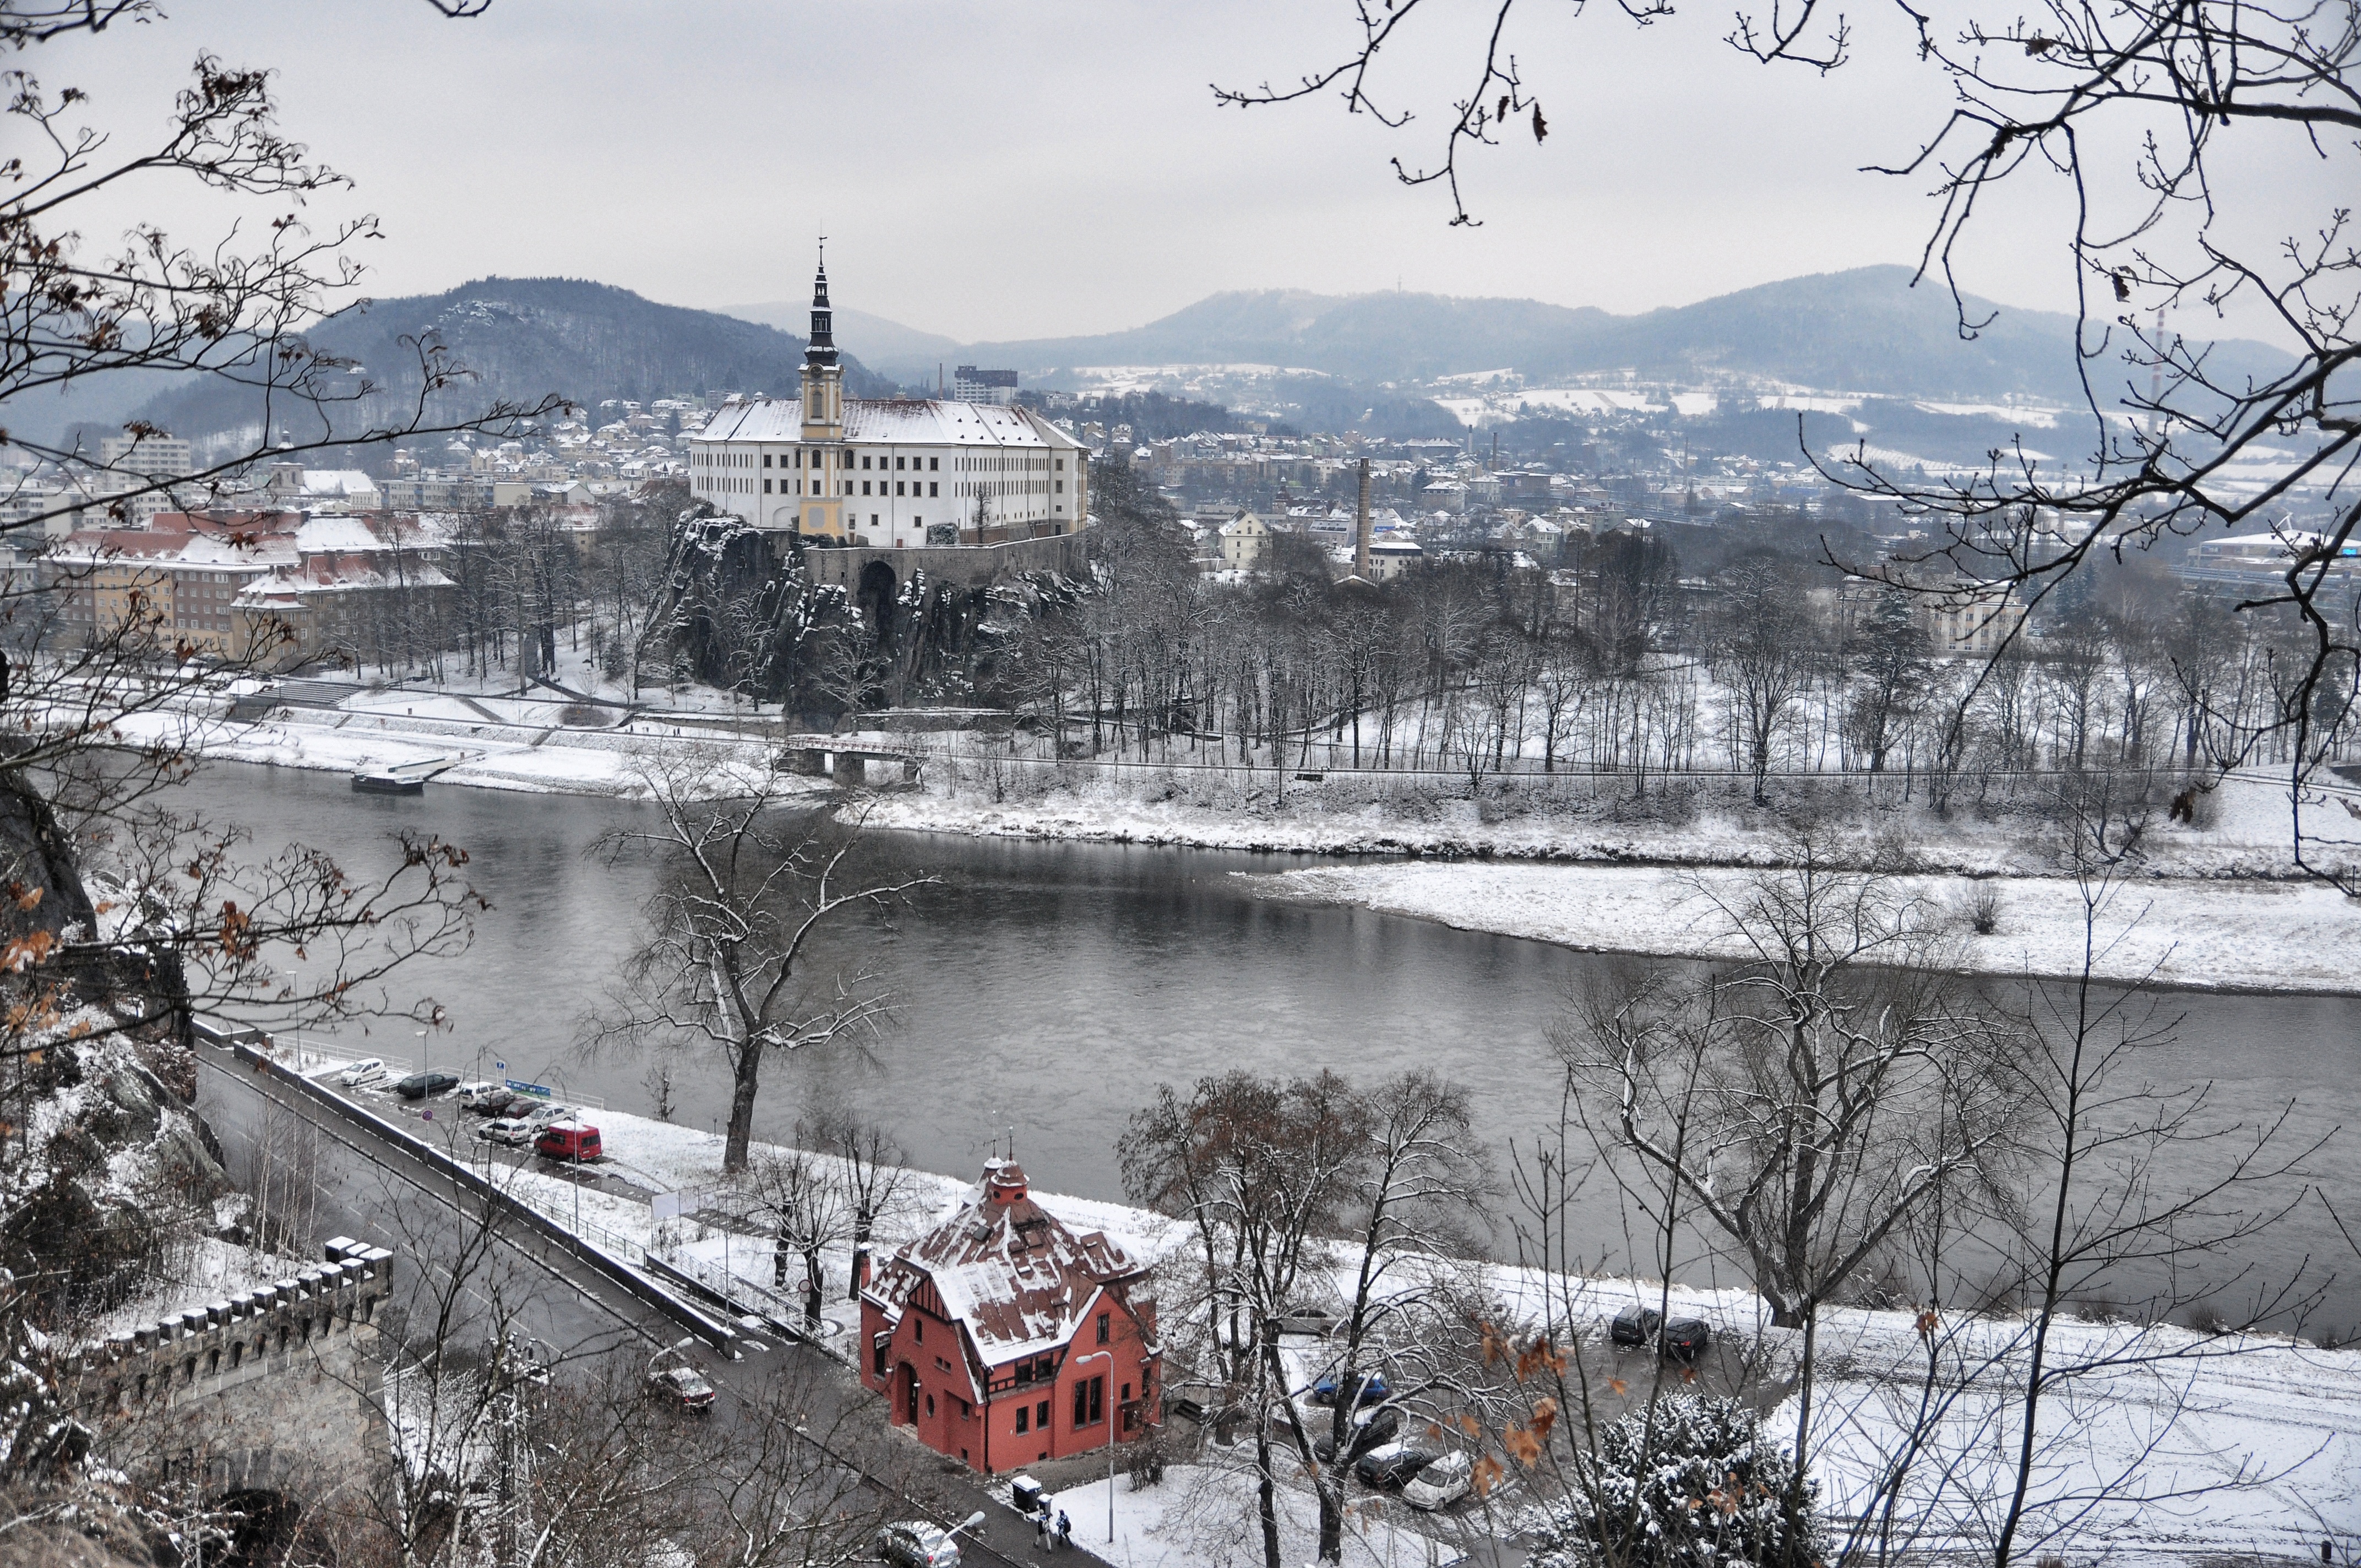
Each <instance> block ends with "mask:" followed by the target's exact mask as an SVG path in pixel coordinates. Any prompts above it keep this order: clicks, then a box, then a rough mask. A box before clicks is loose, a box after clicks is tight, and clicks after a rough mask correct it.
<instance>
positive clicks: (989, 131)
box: [23, 0, 2325, 341]
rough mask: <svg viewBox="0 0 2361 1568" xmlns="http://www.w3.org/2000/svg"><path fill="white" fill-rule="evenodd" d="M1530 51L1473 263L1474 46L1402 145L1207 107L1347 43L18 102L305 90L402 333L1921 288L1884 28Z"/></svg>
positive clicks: (2042, 241) (1407, 99)
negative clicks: (817, 306) (1842, 275)
mask: <svg viewBox="0 0 2361 1568" xmlns="http://www.w3.org/2000/svg"><path fill="white" fill-rule="evenodd" d="M329 17H332V18H333V19H332V20H330V19H326V18H329ZM1531 27H1532V30H1531V32H1530V33H1529V34H1528V36H1527V39H1526V42H1527V44H1528V46H1529V51H1528V54H1527V57H1526V59H1525V66H1524V69H1525V73H1526V77H1527V80H1528V81H1529V82H1530V83H1531V84H1532V86H1533V87H1534V88H1535V89H1536V90H1537V91H1538V93H1539V94H1540V96H1541V99H1542V101H1543V104H1544V105H1545V106H1546V107H1547V109H1548V112H1549V117H1550V121H1551V126H1552V135H1551V137H1550V139H1549V140H1548V141H1547V143H1546V144H1544V145H1542V146H1539V147H1536V146H1535V145H1533V143H1532V139H1531V137H1530V136H1529V135H1524V134H1521V133H1519V134H1514V135H1511V136H1510V138H1509V141H1508V145H1506V146H1504V147H1502V148H1498V149H1491V150H1487V151H1485V152H1483V153H1482V154H1480V155H1478V156H1477V157H1475V158H1473V159H1470V160H1469V162H1468V163H1467V165H1466V189H1467V196H1468V201H1469V203H1470V205H1471V207H1472V208H1473V209H1474V210H1475V212H1476V214H1477V216H1478V217H1479V218H1480V219H1482V226H1480V227H1476V228H1472V229H1470V228H1453V227H1450V226H1449V225H1448V224H1447V219H1448V217H1449V215H1450V214H1449V208H1448V205H1447V203H1446V201H1445V199H1444V197H1443V196H1442V194H1441V193H1440V192H1438V191H1436V190H1433V189H1431V188H1430V189H1424V190H1411V189H1405V188H1404V187H1402V186H1401V185H1400V184H1399V183H1398V182H1397V181H1395V180H1394V178H1393V176H1392V173H1391V171H1390V170H1389V166H1388V161H1387V160H1388V159H1389V158H1391V157H1395V156H1399V157H1400V158H1401V159H1403V161H1404V162H1405V163H1410V164H1417V163H1420V162H1422V161H1429V160H1431V159H1433V156H1434V154H1435V151H1436V150H1437V148H1439V145H1440V140H1439V138H1440V135H1441V123H1440V120H1439V118H1438V116H1439V115H1445V114H1447V113H1448V107H1449V104H1450V100H1451V97H1452V93H1453V82H1455V80H1456V78H1457V76H1458V75H1462V74H1465V72H1464V71H1457V70H1456V67H1457V66H1458V64H1459V61H1458V60H1456V59H1455V58H1453V56H1452V50H1451V49H1449V48H1436V49H1429V50H1425V51H1403V53H1404V55H1405V56H1406V57H1405V58H1400V59H1391V60H1389V61H1388V62H1387V63H1388V66H1389V69H1399V70H1400V71H1402V72H1403V75H1402V76H1401V77H1400V78H1399V79H1397V80H1395V81H1394V82H1392V83H1391V88H1392V91H1393V92H1394V93H1395V94H1396V99H1395V101H1396V102H1398V103H1402V104H1410V105H1412V106H1415V107H1417V108H1418V109H1420V110H1421V111H1422V118H1421V119H1420V120H1419V121H1418V122H1416V123H1415V124H1414V125H1413V126H1411V128H1410V129H1408V130H1404V131H1396V132H1387V131H1385V130H1383V129H1381V128H1380V127H1379V126H1377V125H1376V124H1375V123H1374V122H1373V121H1372V120H1371V119H1369V118H1368V117H1367V116H1361V117H1353V116H1348V115H1345V113H1344V111H1343V108H1342V105H1341V104H1339V103H1338V102H1337V101H1336V100H1335V99H1334V97H1328V98H1323V99H1321V100H1317V101H1314V102H1310V103H1306V104H1298V105H1293V106H1289V107H1283V108H1278V109H1258V110H1254V111H1250V112H1243V113H1242V112H1240V111H1237V110H1235V109H1226V110H1225V109H1217V108H1216V107H1215V106H1214V104H1213V94H1212V93H1211V91H1210V89H1209V87H1208V82H1211V81H1220V82H1223V83H1224V84H1227V85H1242V84H1251V83H1254V82H1260V81H1263V80H1266V79H1268V80H1270V81H1273V82H1286V81H1289V80H1291V79H1292V77H1293V76H1294V75H1295V74H1297V73H1300V72H1301V71H1306V70H1310V69H1312V68H1314V67H1316V66H1318V65H1320V64H1322V63H1323V62H1325V61H1328V60H1333V59H1334V57H1336V56H1337V55H1338V53H1339V52H1340V51H1341V50H1342V49H1345V47H1346V46H1347V44H1348V43H1349V41H1350V39H1351V37H1352V36H1353V24H1352V16H1351V12H1350V10H1349V8H1348V7H1347V6H1345V5H1298V6H1292V7H1287V8H1284V9H1276V10H1275V9H1273V8H1271V7H1268V6H1257V7H1249V6H1247V5H1245V4H1243V3H1232V0H1209V4H1207V5H1202V6H1192V7H1190V8H1189V9H1188V10H1187V11H1186V12H1185V13H1182V12H1178V11H1175V10H1173V9H1171V8H1169V7H1152V6H1148V5H1118V6H1104V5H1093V6H1082V5H1071V4H1059V3H1051V4H1042V5H1029V6H1026V7H1022V8H1002V9H996V10H994V11H991V12H989V13H983V12H974V13H947V12H944V11H942V10H940V9H939V8H936V7H931V6H925V5H915V4H891V3H889V4H884V5H872V6H863V7H862V8H860V9H859V10H858V11H857V12H853V11H836V10H823V9H810V10H803V9H797V10H793V11H788V10H783V9H779V8H775V7H772V6H768V5H759V4H752V3H734V4H716V5H700V6H696V7H666V8H663V9H658V8H656V7H654V6H652V5H646V4H644V3H641V0H583V3H581V4H574V5H565V6H556V5H549V4H547V3H546V0H496V3H495V4H494V5H492V7H491V10H490V11H489V14H488V15H486V16H481V17H478V18H475V19H471V20H465V21H450V20H445V19H443V18H441V17H439V16H436V15H435V14H434V11H433V10H432V9H431V8H430V7H428V6H427V5H424V4H423V3H417V0H410V3H400V0H387V3H384V4H379V5H371V6H368V7H366V8H364V7H346V8H340V9H337V10H335V11H334V12H333V13H323V12H320V11H318V10H316V9H314V8H312V7H308V6H302V5H298V4H296V3H295V0H210V3H208V0H196V3H192V4H187V5H174V6H172V7H171V8H170V14H169V15H168V16H166V17H165V18H163V19H161V20H158V21H155V22H153V23H150V24H148V25H146V26H142V27H117V28H116V29H114V30H111V31H110V33H109V35H108V36H107V37H106V38H104V39H102V40H98V41H96V42H91V41H87V40H83V41H69V42H66V43H61V44H56V45H50V46H45V47H44V48H42V49H38V50H35V51H33V52H31V53H30V54H28V55H27V56H26V57H24V59H23V64H24V65H25V66H26V68H27V69H29V70H31V71H34V73H35V74H36V75H37V76H38V77H39V78H40V79H41V80H42V81H43V82H44V83H45V84H47V85H48V86H49V87H50V88H51V89H52V90H55V89H57V88H61V87H64V86H67V85H72V86H77V87H80V88H82V89H83V90H84V91H86V92H88V93H92V94H93V100H94V103H93V119H94V121H95V122H96V123H98V124H101V125H103V126H107V127H108V128H109V129H111V130H112V131H113V132H114V133H115V135H116V136H117V137H119V138H123V139H126V140H131V139H136V138H137V136H138V135H139V134H140V133H141V132H143V131H145V132H147V133H148V134H151V135H152V127H153V126H154V125H155V124H157V123H158V122H159V117H160V109H161V107H162V104H163V102H164V98H165V94H167V93H169V92H170V91H171V90H173V88H174V87H175V86H176V85H177V83H178V82H179V81H181V80H183V79H184V77H185V72H186V70H187V67H188V64H189V62H190V60H192V59H193V58H194V56H195V55H196V54H197V52H198V51H199V50H200V49H205V50H211V51H213V52H214V53H216V54H218V55H220V56H221V57H222V58H223V59H224V60H225V61H226V62H228V63H230V64H232V65H266V66H269V67H272V68H275V69H277V70H278V71H280V72H281V73H282V74H281V79H280V93H281V95H282V99H283V104H284V116H283V117H284V122H285V127H286V129H287V131H288V133H289V134H290V135H291V136H293V137H296V138H298V139H300V140H302V141H303V142H305V143H307V144H308V145H309V146H310V147H311V148H313V151H314V152H315V153H316V154H317V155H318V156H319V157H321V158H323V159H325V160H326V161H327V162H329V163H330V164H332V165H333V166H335V168H337V169H338V170H342V171H344V172H346V173H348V174H350V175H352V176H353V177H354V178H355V179H356V180H357V190H356V191H354V192H345V193H335V194H332V195H330V196H328V197H326V198H324V199H322V200H320V201H319V202H317V203H315V204H314V207H313V213H312V214H311V215H312V216H313V219H314V220H315V221H318V220H324V219H326V218H329V217H332V216H334V215H336V214H346V213H357V212H371V213H375V214H378V215H379V217H380V219H381V220H382V225H383V231H384V234H385V236H386V237H385V238H384V240H383V241H381V242H372V243H371V244H370V245H368V247H366V248H365V250H364V251H363V255H364V258H365V259H366V260H367V261H368V264H369V266H370V269H371V271H370V274H369V276H368V279H367V280H366V283H365V288H366V290H367V291H368V293H370V294H372V295H375V296H379V297H387V296H393V295H401V294H411V293H423V292H433V291H440V290H443V289H445V288H449V287H451V286H453V285H456V284H457V283H459V282H462V281H465V280H468V279H471V278H476V277H481V276H485V275H488V274H503V275H511V276H539V275H561V276H571V277H586V278H591V279H595V280H598V281H601V282H607V283H613V284H617V285H620V286H621V287H625V288H629V289H631V290H634V291H637V292H640V293H642V294H644V295H647V296H649V297H650V298H653V299H656V300H661V301H664V302H668V303H675V304H683V305H693V306H698V307H702V308H707V309H728V308H730V307H733V306H742V305H747V304H752V303H755V302H763V301H773V300H784V299H789V298H793V297H794V296H795V295H796V292H797V291H798V289H800V288H801V287H803V286H804V284H803V281H802V280H807V279H808V277H809V275H810V266H811V260H812V256H813V253H814V250H815V248H816V243H817V239H818V236H819V234H821V233H822V232H823V231H824V232H826V233H827V234H828V235H829V263H830V268H831V270H832V271H833V272H835V273H836V274H837V275H838V276H839V277H840V278H841V279H843V280H845V285H844V288H843V296H844V298H843V303H844V304H845V305H846V306H847V307H849V308H853V309H858V310H861V311H864V312H867V313H873V314H875V315H879V316H884V317H887V318H889V319H891V320H894V321H895V322H898V323H902V324H904V325H906V326H909V327H912V328H916V329H918V330H921V331H926V332H931V333H939V334H944V335H947V336H950V337H952V338H955V339H959V340H961V341H988V340H998V339H1012V338H1025V337H1038V336H1050V335H1065V334H1082V333H1098V332H1108V331H1115V330H1120V329H1123V328H1126V327H1132V326H1137V325H1140V324H1142V323H1147V322H1148V321H1151V320H1154V319H1156V318H1158V317H1159V316H1162V315H1165V314H1168V313H1170V312H1172V311H1174V310H1177V309H1179V308H1180V307H1182V306H1184V305H1187V304H1189V303H1191V302H1194V301H1196V300H1199V299H1202V298H1203V297H1204V296H1206V295H1208V294H1212V293H1215V292H1219V291H1225V290H1258V289H1289V288H1292V289H1304V290H1309V291H1316V292H1321V293H1363V292H1369V291H1377V290H1382V289H1390V288H1395V287H1402V288H1406V289H1410V290H1412V291H1426V292H1434V293H1444V294H1456V295H1491V296H1513V297H1526V298H1532V299H1539V300H1544V301H1548V302H1553V303H1557V304H1564V305H1570V306H1580V305H1597V306H1599V307H1601V308H1603V309H1607V310H1609V311H1614V312H1617V313H1631V312H1635V311H1643V310H1648V309H1653V308H1655V307H1658V306H1664V305H1678V304H1686V303H1690V302H1695V301H1697V300H1700V299H1705V298H1709V297H1712V296H1714V295H1718V294H1722V293H1727V292H1730V291H1734V290H1739V289H1743V288H1748V287H1751V286H1752V285H1755V284H1759V283H1763V282H1768V281H1772V280H1777V279H1782V278H1787V277H1793V276H1796V275H1798V274H1804V273H1811V272H1823V271H1837V270H1842V269H1849V268H1853V267H1859V266H1864V265H1869V264H1872V263H1878V262H1903V263H1911V262H1915V261H1916V258H1917V253H1918V247H1919V245H1920V244H1921V243H1922V241H1923V239H1924V237H1925V234H1926V230H1927V225H1928V224H1929V222H1930V221H1931V217H1932V213H1931V210H1930V208H1929V207H1928V205H1927V203H1926V202H1925V201H1924V199H1923V196H1922V194H1921V191H1922V189H1923V185H1924V183H1925V182H1924V181H1917V180H1912V179H1906V178H1888V177H1880V176H1876V175H1870V174H1863V173H1861V172H1859V166H1861V164H1864V163H1869V162H1872V161H1878V160H1886V159H1902V158H1906V157H1907V155H1908V153H1909V152H1910V150H1911V149H1912V147H1913V146H1914V145H1915V144H1914V143H1913V141H1912V139H1911V138H1912V137H1915V136H1916V135H1917V134H1919V133H1920V132H1922V131H1923V130H1927V129H1930V128H1931V126H1932V121H1931V120H1929V119H1928V118H1927V116H1928V115H1929V114H1930V113H1934V112H1938V109H1939V104H1941V102H1942V98H1941V91H1942V89H1941V84H1940V82H1939V81H1938V80H1937V79H1935V78H1933V77H1932V76H1931V75H1929V74H1927V73H1926V72H1924V71H1919V70H1917V69H1915V68H1913V66H1912V65H1911V64H1910V62H1909V60H1908V57H1907V50H1906V49H1901V48H1897V47H1895V46H1898V45H1899V44H1900V40H1898V39H1895V38H1889V37H1886V36H1884V34H1885V32H1887V31H1890V27H1888V25H1887V24H1886V23H1884V22H1883V20H1882V19H1875V18H1871V19H1857V20H1856V27H1857V30H1858V32H1859V35H1860V36H1859V39H1858V42H1857V46H1856V48H1857V53H1858V55H1859V56H1860V63H1859V64H1858V65H1857V66H1856V67H1854V68H1850V69H1848V70H1846V71H1839V72H1838V73H1837V74H1836V75H1835V76H1833V77H1831V78H1829V79H1828V80H1827V81H1825V82H1823V81H1818V80H1815V79H1812V78H1810V77H1809V76H1808V74H1807V73H1803V72H1786V71H1772V70H1765V69H1764V68H1763V67H1760V66H1756V65H1753V64H1752V63H1751V62H1748V61H1746V60H1743V59H1742V58H1741V57H1740V56H1739V55H1738V54H1737V53H1736V52H1735V51H1734V50H1732V49H1730V48H1729V47H1728V46H1727V45H1726V44H1724V43H1722V42H1721V41H1719V33H1720V32H1721V31H1722V30H1725V27H1726V22H1725V21H1721V20H1717V19H1716V17H1715V16H1707V15H1705V14H1703V13H1698V14H1696V15H1683V16H1676V17H1675V18H1673V19H1671V20H1669V21H1666V22H1663V23H1659V24H1658V25H1656V26H1654V27H1650V28H1647V29H1644V30H1643V29H1638V28H1635V27H1631V25H1630V24H1629V23H1628V22H1625V21H1624V20H1622V19H1621V18H1620V16H1617V15H1614V14H1611V13H1602V14H1600V15H1598V16H1592V17H1590V18H1587V19H1583V20H1580V21H1574V20H1569V19H1567V18H1564V17H1559V16H1554V15H1552V16H1543V14H1542V13H1540V12H1535V13H1533V14H1532V17H1531ZM126 35H127V36H126ZM1445 37H1446V35H1435V38H1437V39H1438V41H1440V40H1442V39H1444V38H1445ZM2324 178H2325V176H2324V174H2323V175H2315V174H2314V172H2313V171H2312V170H2301V169H2297V170H2272V171H2271V172H2270V173H2269V175H2268V177H2264V176H2260V175H2258V177H2257V179H2256V180H2255V181H2251V182H2250V189H2249V190H2248V191H2247V192H2246V193H2245V194H2244V196H2243V197H2242V198H2241V199H2248V200H2255V201H2257V202H2259V203H2276V202H2278V201H2280V200H2287V201H2289V202H2290V203H2291V204H2292V203H2301V202H2306V201H2308V202H2309V204H2311V205H2313V206H2317V205H2319V204H2320V203H2319V192H2317V191H2316V190H2314V189H2312V187H2311V186H2310V185H2307V183H2306V181H2314V180H2316V179H2324ZM2052 194H2056V192H2053V193H2052ZM2012 195H2013V196H2014V195H2015V193H2014V192H2012ZM115 203H116V208H117V210H119V212H120V214H121V215H122V218H123V221H124V223H125V225H126V226H127V225H128V224H129V223H130V222H131V221H134V220H148V221H155V222H158V223H159V224H161V225H164V226H165V227H166V228H167V229H168V231H170V232H175V233H184V234H186V235H187V236H191V237H194V236H198V235H201V234H207V233H211V232H213V230H214V228H215V227H217V225H218V224H219V222H220V217H221V208H220V203H219V202H218V200H217V199H216V200H213V201H211V203H210V204H208V198H207V197H205V196H203V195H195V194H192V193H191V192H186V191H169V192H167V191H162V190H157V191H150V192H144V193H143V192H141V191H140V190H139V189H138V188H137V186H126V188H125V189H124V190H123V192H121V193H120V194H119V195H118V196H117V197H116V198H115ZM2037 206H2038V203H2027V202H2026V201H2024V200H2022V199H2018V200H2016V201H2015V204H2014V205H2013V206H2004V207H2001V208H1999V209H1997V210H1995V211H1993V213H1991V214H1988V216H1987V219H1986V223H1985V226H1983V227H1982V228H1981V229H1980V230H1978V231H1976V232H1975V234H1974V235H1973V236H1971V240H1972V243H1971V247H1970V249H1969V251H1968V253H1967V254H1966V255H1964V256H1963V257H1962V262H1963V267H1962V279H1961V280H1962V283H1963V285H1964V286H1965V287H1967V288H1968V289H1970V290H1971V291H1974V292H1977V293H1980V294H1982V295H1985V296H1987V297H1989V298H1993V299H1995V300H1999V301H2002V302H2007V303H2011V304H2016V305H2020V306H2024V307H2026V308H2036V309H2053V310H2054V309H2068V308H2071V304H2072V300H2071V295H2070V288H2071V282H2072V279H2071V273H2070V269H2069V268H2068V266H2067V264H2066V262H2065V260H2064V247H2063V244H2062V233H2061V231H2059V229H2058V228H2057V227H2056V226H2055V225H2054V220H2055V219H2056V218H2057V217H2058V215H2059V214H2057V213H2056V212H2042V211H2039V210H2037ZM262 215H263V213H262V211H261V210H260V209H258V210H257V212H256V216H257V217H260V216H262ZM2258 218H2259V220H2260V221H2263V222H2267V223H2268V222H2270V221H2273V219H2272V214H2267V213H2266V214H2258ZM92 232H93V237H98V236H99V233H100V231H98V230H95V229H93V231H92ZM2229 330H2230V331H2231V332H2233V333H2255V332H2261V333H2268V323H2263V322H2261V321H2259V320H2249V319H2245V318H2240V319H2236V320H2234V321H2233V322H2232V323H2231V324H2230V328H2229Z"/></svg>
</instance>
